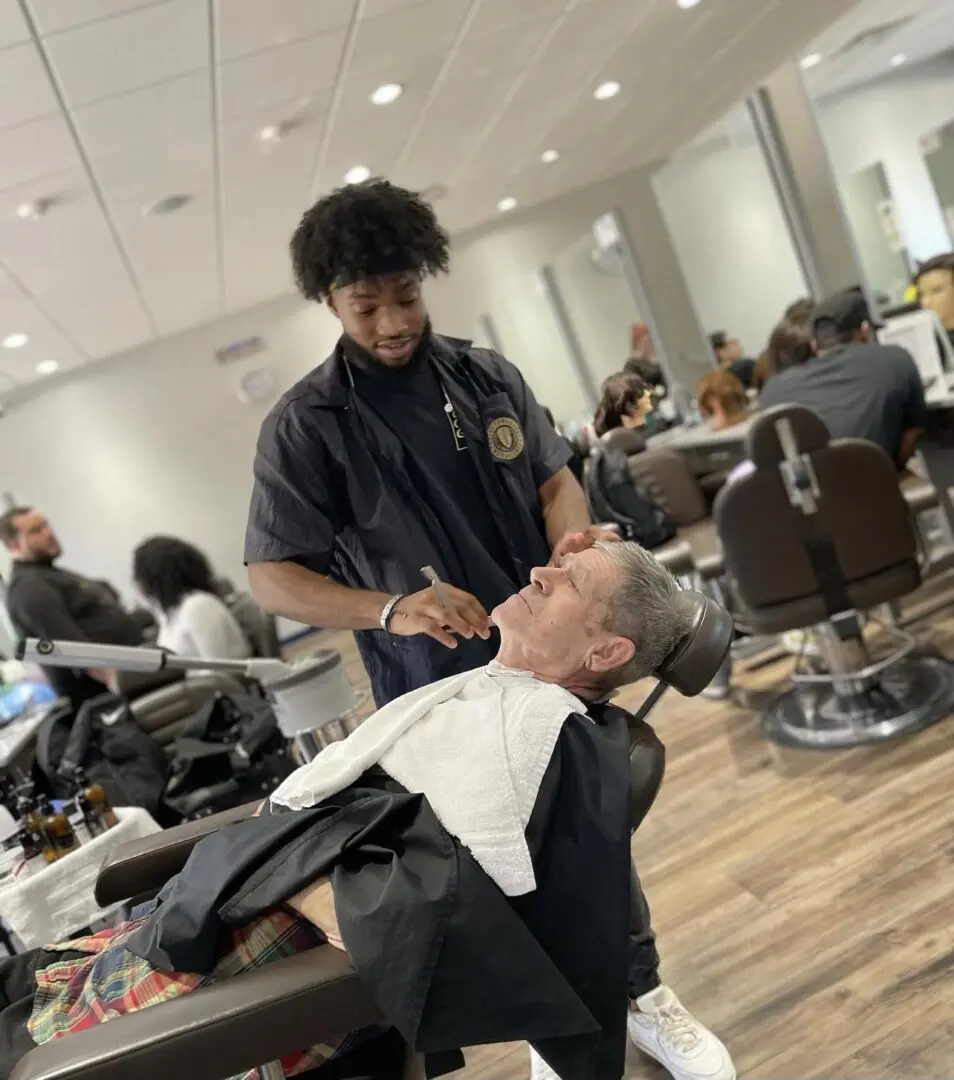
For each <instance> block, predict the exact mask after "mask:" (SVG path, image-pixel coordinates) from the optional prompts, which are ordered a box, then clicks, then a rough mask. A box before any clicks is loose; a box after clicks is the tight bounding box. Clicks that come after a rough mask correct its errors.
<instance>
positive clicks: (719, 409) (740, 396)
mask: <svg viewBox="0 0 954 1080" xmlns="http://www.w3.org/2000/svg"><path fill="white" fill-rule="evenodd" d="M696 401H697V403H698V405H699V412H700V413H702V416H703V418H704V419H706V420H708V421H709V423H710V425H711V427H712V429H713V431H724V430H725V428H729V427H732V426H733V425H734V424H740V423H741V422H742V421H743V420H745V418H746V415H747V409H748V406H749V399H748V397H747V396H746V393H745V388H744V387H743V386H742V383H740V382H739V380H738V379H737V378H736V377H735V376H734V375H732V374H730V373H729V372H728V371H710V372H709V374H708V375H703V377H702V378H701V379H700V380H699V384H698V386H697V387H696Z"/></svg>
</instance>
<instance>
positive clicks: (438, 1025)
mask: <svg viewBox="0 0 954 1080" xmlns="http://www.w3.org/2000/svg"><path fill="white" fill-rule="evenodd" d="M600 719H601V723H600V725H599V726H597V725H596V724H593V723H592V722H591V721H590V720H589V719H588V718H586V717H581V716H573V717H570V718H569V719H568V720H567V722H566V724H565V725H564V727H563V729H562V732H561V735H560V738H559V740H558V743H557V748H556V750H555V752H554V755H553V758H552V759H551V761H550V764H549V766H548V769H547V772H546V775H545V777H544V781H543V784H542V785H541V788H540V792H539V794H538V798H537V802H536V804H535V807H534V812H533V815H532V818H531V821H530V824H529V826H528V829H527V840H528V845H529V847H530V851H531V855H532V857H533V863H534V870H535V873H536V878H537V889H536V891H535V892H533V893H531V894H529V895H527V896H522V897H514V898H508V897H506V896H504V894H503V893H502V892H501V891H500V890H499V889H498V888H497V886H496V885H495V884H494V883H493V882H492V881H491V880H490V878H488V877H487V876H486V875H485V874H484V872H483V871H482V870H481V869H480V868H479V867H478V865H477V863H476V862H475V861H474V859H473V857H472V856H471V854H470V852H469V851H468V850H467V848H465V847H464V846H462V845H461V844H460V843H459V842H457V841H456V840H455V839H454V838H453V837H451V836H450V835H449V834H448V833H447V832H445V830H444V829H443V828H442V827H441V825H440V824H439V822H438V821H437V819H436V817H435V816H434V813H433V811H432V810H431V808H430V805H429V804H428V802H427V800H426V799H425V798H424V797H423V796H421V795H412V794H408V793H407V792H405V791H404V790H403V789H402V788H401V787H400V785H398V784H396V783H395V782H394V781H393V780H390V779H389V778H388V777H386V776H385V775H384V774H383V773H382V772H380V771H379V770H372V771H371V772H369V773H366V774H365V776H363V777H362V778H361V779H360V780H359V781H358V782H357V783H356V784H355V785H353V786H352V787H351V788H349V789H347V790H346V791H343V792H341V793H340V794H338V795H336V796H334V797H333V798H331V799H329V800H327V802H325V803H323V804H321V805H320V806H318V807H315V808H314V809H311V810H306V811H300V812H297V813H282V814H275V815H272V816H263V817H261V818H256V819H253V820H251V821H247V822H242V823H241V824H238V825H232V826H229V827H228V828H226V829H223V830H222V831H221V832H219V833H217V834H215V835H214V836H211V837H208V838H207V839H205V840H203V841H202V842H201V843H200V844H198V845H197V846H196V848H195V850H194V851H193V853H192V855H191V857H190V859H189V861H188V863H187V864H186V866H185V868H184V869H183V871H182V872H181V873H180V874H179V875H178V877H177V878H174V879H173V881H172V882H170V884H169V885H168V886H167V887H166V889H165V890H164V891H163V893H162V894H161V903H160V906H159V908H158V910H157V912H156V913H155V914H154V915H153V916H152V918H151V919H150V920H149V922H147V923H146V924H144V926H143V927H142V928H141V929H140V930H139V931H138V932H137V934H136V935H134V937H133V938H132V939H130V941H129V943H128V944H127V948H129V949H131V951H133V952H134V953H136V954H137V955H139V956H142V957H144V958H145V959H147V960H148V961H149V962H150V963H151V964H152V965H153V966H154V967H157V968H159V969H162V970H176V971H190V972H201V973H207V972H209V971H211V969H212V967H213V965H214V963H215V958H216V951H217V947H218V943H219V941H220V940H221V936H222V933H223V929H224V927H226V926H229V925H236V924H238V925H240V924H242V923H245V922H247V921H248V920H250V919H252V918H255V917H256V916H257V915H259V914H261V913H263V912H265V911H267V910H269V909H270V908H273V907H275V906H276V905H277V904H280V903H282V902H283V901H285V900H287V899H289V898H290V897H292V896H294V895H296V894H297V893H298V892H299V891H301V889H302V888H304V887H305V886H307V885H308V884H310V883H311V882H313V881H315V880H316V879H317V878H319V877H323V876H326V875H327V876H330V878H331V881H332V884H333V888H334V896H335V910H336V913H337V917H338V925H339V929H340V931H341V935H342V939H343V941H344V944H345V947H346V949H347V951H348V954H349V956H350V957H351V960H352V963H353V964H354V967H355V970H356V971H357V973H358V974H359V976H360V977H361V979H362V981H363V982H364V984H365V985H366V986H367V988H368V990H369V992H370V993H371V995H372V996H373V997H374V1000H375V1002H376V1003H377V1004H378V1006H379V1007H380V1009H381V1011H382V1012H383V1013H384V1015H385V1016H386V1017H387V1019H388V1021H389V1022H390V1023H391V1024H393V1025H394V1026H395V1027H396V1028H397V1029H398V1030H399V1031H400V1032H401V1034H402V1036H403V1037H404V1038H405V1040H406V1041H407V1042H408V1043H410V1044H411V1045H412V1046H414V1047H415V1048H416V1049H418V1050H420V1051H423V1052H424V1053H425V1054H440V1053H442V1052H447V1051H449V1050H456V1049H458V1048H460V1047H464V1046H471V1045H477V1044H483V1043H494V1042H509V1041H514V1040H527V1041H529V1042H531V1043H532V1044H533V1045H534V1046H535V1047H536V1049H537V1050H538V1051H539V1052H540V1054H541V1055H542V1056H543V1057H544V1058H545V1059H546V1060H548V1061H549V1062H550V1064H551V1065H552V1067H553V1068H554V1069H556V1071H557V1072H558V1073H559V1075H560V1076H561V1077H563V1080H619V1078H620V1077H621V1076H622V1073H623V1067H624V1056H625V1041H626V1036H625V1032H626V1011H627V992H626V969H627V938H628V928H629V904H630V853H629V835H630V830H629V825H630V803H629V767H628V759H627V755H626V752H625V750H626V747H627V745H628V742H627V730H626V722H627V719H628V714H626V713H625V712H623V711H622V710H620V709H616V708H614V707H612V706H607V707H604V708H602V709H601V717H600ZM453 1067H454V1068H457V1067H459V1062H458V1063H457V1064H455V1065H454V1066H453ZM435 1075H437V1074H435Z"/></svg>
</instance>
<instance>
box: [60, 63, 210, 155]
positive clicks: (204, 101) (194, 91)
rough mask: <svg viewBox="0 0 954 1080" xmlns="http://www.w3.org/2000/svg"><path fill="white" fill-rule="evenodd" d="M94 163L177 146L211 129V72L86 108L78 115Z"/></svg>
mask: <svg viewBox="0 0 954 1080" xmlns="http://www.w3.org/2000/svg"><path fill="white" fill-rule="evenodd" d="M73 122H74V123H75V124H76V128H77V131H78V132H79V136H80V138H81V139H82V141H83V146H84V147H85V149H86V152H87V154H88V155H89V156H90V157H91V158H98V157H103V156H104V155H106V154H113V153H116V152H118V151H122V150H129V149H130V148H132V147H134V146H137V145H138V144H140V143H146V142H153V141H169V142H173V141H175V140H177V139H180V138H181V137H182V136H183V135H190V134H192V133H193V132H199V131H209V130H210V128H211V126H212V86H211V81H210V77H209V74H208V72H207V71H200V72H196V73H194V74H191V75H183V76H181V77H180V78H177V79H169V80H168V81H167V82H162V83H157V84H156V85H154V86H147V87H144V88H143V89H142V90H133V91H131V92H130V93H128V94H120V95H119V96H117V97H111V98H105V99H104V100H102V101H97V102H96V103H95V104H93V105H84V106H83V107H82V108H80V109H77V110H76V111H75V112H74V113H73Z"/></svg>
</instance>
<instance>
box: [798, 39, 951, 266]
mask: <svg viewBox="0 0 954 1080" xmlns="http://www.w3.org/2000/svg"><path fill="white" fill-rule="evenodd" d="M816 108H817V112H818V120H819V125H820V127H821V130H822V134H823V136H824V138H825V143H826V145H827V147H828V154H829V157H830V158H831V161H832V167H833V168H834V170H835V173H836V175H838V176H845V177H847V176H851V175H852V174H853V173H857V172H858V171H859V170H861V169H864V168H866V167H868V166H869V165H874V164H875V163H876V162H879V161H880V162H881V163H882V164H883V166H884V170H885V174H886V176H887V178H888V185H889V186H890V188H891V194H892V198H893V200H894V204H895V209H896V211H897V216H898V223H899V227H900V230H901V233H902V236H903V237H904V240H905V242H906V244H907V247H908V249H909V251H910V252H911V255H912V256H913V257H914V258H915V259H919V260H923V259H928V258H930V257H931V256H932V255H937V254H938V253H939V252H942V251H949V250H950V249H951V246H952V243H951V238H950V236H949V234H948V231H947V226H946V223H945V220H944V214H943V212H942V210H941V206H940V203H939V202H938V199H937V195H936V194H935V191H934V186H933V184H932V183H931V176H930V173H929V172H928V169H927V166H926V165H925V163H924V158H923V157H922V156H921V150H920V147H919V145H918V140H919V139H920V137H921V136H922V135H926V134H927V133H928V132H932V131H936V130H937V129H938V128H940V127H943V126H944V125H945V124H947V123H949V122H950V121H951V120H952V119H954V57H951V56H947V57H942V58H940V59H938V60H936V61H933V62H931V63H929V64H923V65H919V66H916V67H912V68H911V69H909V70H907V71H899V72H897V73H895V74H893V75H891V76H890V77H888V78H885V79H883V80H880V81H878V82H876V83H869V84H868V85H866V86H863V87H861V88H859V89H858V90H855V91H852V92H850V93H847V94H842V95H839V96H837V97H834V98H829V99H823V100H822V101H820V102H818V103H817V105H816Z"/></svg>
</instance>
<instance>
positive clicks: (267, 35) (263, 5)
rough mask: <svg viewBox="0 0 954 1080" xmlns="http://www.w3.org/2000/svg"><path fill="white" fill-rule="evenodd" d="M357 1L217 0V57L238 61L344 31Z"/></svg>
mask: <svg viewBox="0 0 954 1080" xmlns="http://www.w3.org/2000/svg"><path fill="white" fill-rule="evenodd" d="M356 2H357V0H320V2H317V3H316V0H215V16H216V37H217V54H216V55H217V58H218V59H219V60H220V61H223V60H235V59H237V58H238V57H242V56H249V55H251V54H253V53H258V52H262V51H263V50H265V49H273V48H278V47H280V46H283V45H290V44H292V43H293V42H295V41H297V40H299V39H300V38H308V37H313V36H314V35H316V34H323V33H327V32H328V31H330V30H342V29H344V28H345V27H346V26H347V25H348V23H349V22H350V21H351V17H352V15H353V14H354V9H355V6H356Z"/></svg>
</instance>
